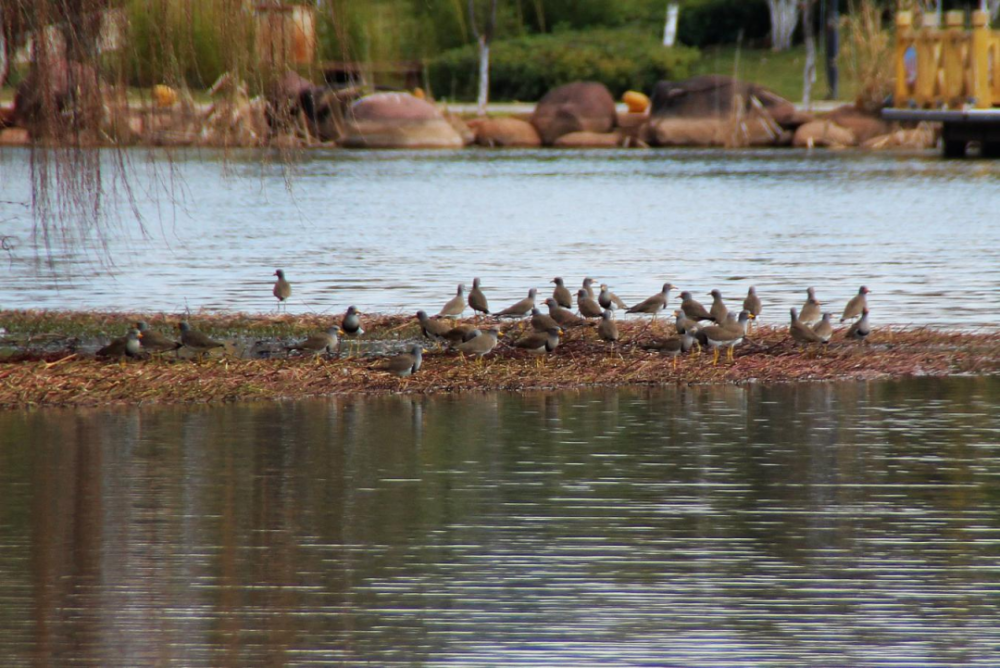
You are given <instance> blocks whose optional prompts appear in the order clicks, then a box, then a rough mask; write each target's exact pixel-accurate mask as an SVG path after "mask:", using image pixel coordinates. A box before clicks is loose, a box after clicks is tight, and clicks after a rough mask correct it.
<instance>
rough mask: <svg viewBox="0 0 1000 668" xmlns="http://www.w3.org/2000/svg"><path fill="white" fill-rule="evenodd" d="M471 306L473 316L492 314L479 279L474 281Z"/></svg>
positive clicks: (470, 299)
mask: <svg viewBox="0 0 1000 668" xmlns="http://www.w3.org/2000/svg"><path fill="white" fill-rule="evenodd" d="M469 306H470V307H472V313H473V315H476V316H477V317H478V315H479V314H480V313H483V314H485V315H489V314H490V305H489V303H488V302H487V301H486V295H484V294H483V290H482V288H480V287H479V279H478V278H474V279H472V289H471V290H469Z"/></svg>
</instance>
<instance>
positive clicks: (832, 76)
mask: <svg viewBox="0 0 1000 668" xmlns="http://www.w3.org/2000/svg"><path fill="white" fill-rule="evenodd" d="M828 1H829V4H828V5H827V8H826V16H825V17H824V21H825V24H826V27H825V30H826V40H825V42H826V85H827V99H828V100H836V99H837V98H839V97H840V72H839V69H838V67H837V58H838V57H839V56H840V7H838V6H837V5H838V3H837V0H828Z"/></svg>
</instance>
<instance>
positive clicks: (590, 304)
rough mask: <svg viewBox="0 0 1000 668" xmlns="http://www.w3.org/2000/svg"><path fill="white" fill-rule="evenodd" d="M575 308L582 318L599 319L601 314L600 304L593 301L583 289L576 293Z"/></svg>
mask: <svg viewBox="0 0 1000 668" xmlns="http://www.w3.org/2000/svg"><path fill="white" fill-rule="evenodd" d="M576 306H577V308H578V309H580V315H582V316H583V317H584V318H600V317H601V315H602V314H603V309H601V306H600V304H598V303H597V302H596V301H594V298H593V297H591V296H589V295H588V294H587V291H586V289H584V288H580V289H579V290H578V291H577V293H576Z"/></svg>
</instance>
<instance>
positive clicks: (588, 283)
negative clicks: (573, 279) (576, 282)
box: [583, 278, 594, 299]
mask: <svg viewBox="0 0 1000 668" xmlns="http://www.w3.org/2000/svg"><path fill="white" fill-rule="evenodd" d="M583 289H584V290H586V291H587V296H588V297H590V298H591V299H593V298H594V279H592V278H585V279H583Z"/></svg>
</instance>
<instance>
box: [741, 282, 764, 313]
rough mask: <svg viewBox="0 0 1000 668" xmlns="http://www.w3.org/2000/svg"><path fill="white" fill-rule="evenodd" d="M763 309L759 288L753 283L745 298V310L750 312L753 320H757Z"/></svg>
mask: <svg viewBox="0 0 1000 668" xmlns="http://www.w3.org/2000/svg"><path fill="white" fill-rule="evenodd" d="M763 309H764V306H763V304H761V303H760V297H758V296H757V288H755V287H754V286H752V285H751V286H750V289H749V290H747V296H746V298H745V299H744V300H743V310H744V311H746V312H747V313H749V314H750V319H751V320H756V319H757V317H758V316H760V314H761V311H763Z"/></svg>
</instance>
